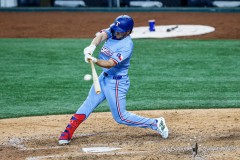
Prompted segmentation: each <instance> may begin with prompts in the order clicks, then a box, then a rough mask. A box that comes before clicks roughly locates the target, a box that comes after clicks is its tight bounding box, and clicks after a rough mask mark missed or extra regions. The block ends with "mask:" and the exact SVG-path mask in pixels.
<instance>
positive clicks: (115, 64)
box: [59, 15, 168, 145]
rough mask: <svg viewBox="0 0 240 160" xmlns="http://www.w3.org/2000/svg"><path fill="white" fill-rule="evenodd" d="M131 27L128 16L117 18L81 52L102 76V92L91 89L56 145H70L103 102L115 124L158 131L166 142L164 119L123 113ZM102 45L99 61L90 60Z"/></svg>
mask: <svg viewBox="0 0 240 160" xmlns="http://www.w3.org/2000/svg"><path fill="white" fill-rule="evenodd" d="M133 26H134V22H133V19H132V18H131V17H130V16H128V15H121V16H119V17H117V18H116V19H115V21H114V23H113V24H111V25H110V27H109V28H108V29H104V30H102V31H101V32H100V33H98V34H97V35H96V37H95V38H94V39H93V40H92V42H91V44H90V45H89V46H88V47H86V48H85V49H84V55H85V61H86V62H87V63H89V60H92V61H93V62H94V63H95V64H96V65H98V66H100V67H101V68H102V70H103V72H102V73H101V74H100V75H99V83H100V86H101V89H102V92H101V93H100V94H96V93H95V91H94V87H93V86H92V87H91V89H90V91H89V94H88V97H87V98H86V100H85V101H84V102H83V104H82V105H81V106H80V108H79V109H78V110H77V112H76V113H75V114H74V115H73V116H72V118H71V120H70V122H69V124H68V125H67V127H66V129H65V130H64V131H63V132H62V134H61V136H60V138H59V144H60V145H63V144H69V143H70V140H71V138H72V136H73V133H74V131H75V130H76V129H77V127H78V126H79V125H80V124H81V123H82V122H83V121H84V120H86V119H87V118H88V117H89V115H90V114H91V113H92V112H93V110H94V109H95V108H96V107H97V106H98V105H99V104H100V103H101V102H103V101H104V100H105V99H106V100H107V101H108V105H109V106H110V110H111V112H112V116H113V118H114V120H115V121H117V122H118V123H120V124H125V125H128V126H133V127H141V128H150V129H152V130H155V131H157V132H158V133H159V134H160V135H161V136H162V138H168V128H167V125H166V123H165V119H164V118H163V117H160V118H147V117H142V116H139V115H136V114H133V113H130V112H128V111H127V110H126V95H127V92H128V89H129V86H130V81H129V77H128V69H129V66H130V59H131V57H132V52H133V42H132V39H131V37H130V34H131V32H132V29H133ZM102 41H105V42H104V45H103V47H102V48H101V51H100V53H99V57H98V58H95V57H93V56H92V54H93V52H94V50H95V48H96V46H98V45H99V44H100V43H101V42H102Z"/></svg>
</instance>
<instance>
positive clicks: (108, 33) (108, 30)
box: [100, 28, 112, 39]
mask: <svg viewBox="0 0 240 160" xmlns="http://www.w3.org/2000/svg"><path fill="white" fill-rule="evenodd" d="M101 32H105V33H107V36H108V39H109V38H111V37H112V33H111V29H110V28H107V29H103V30H101V31H100V33H101Z"/></svg>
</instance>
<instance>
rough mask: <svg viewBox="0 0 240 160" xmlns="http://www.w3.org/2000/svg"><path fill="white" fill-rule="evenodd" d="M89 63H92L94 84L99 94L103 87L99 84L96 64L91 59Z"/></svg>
mask: <svg viewBox="0 0 240 160" xmlns="http://www.w3.org/2000/svg"><path fill="white" fill-rule="evenodd" d="M89 63H90V64H91V68H92V77H93V86H94V89H95V92H96V93H97V94H100V93H101V88H100V84H99V80H98V75H97V72H96V69H95V67H94V64H93V62H92V61H91V60H90V61H89Z"/></svg>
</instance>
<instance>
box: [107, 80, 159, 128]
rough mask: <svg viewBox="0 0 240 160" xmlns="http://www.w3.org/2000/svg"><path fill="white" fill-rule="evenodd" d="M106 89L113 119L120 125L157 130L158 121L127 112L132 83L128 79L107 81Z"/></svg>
mask: <svg viewBox="0 0 240 160" xmlns="http://www.w3.org/2000/svg"><path fill="white" fill-rule="evenodd" d="M107 81H108V82H106V83H107V87H105V88H104V92H105V95H106V99H107V101H108V103H109V106H110V109H111V112H112V115H113V118H114V119H115V120H116V121H117V122H118V123H120V124H125V125H128V126H135V127H142V128H151V129H156V128H157V120H156V119H154V118H147V117H143V116H138V115H136V114H133V113H130V112H128V111H127V110H126V94H127V92H128V89H129V86H130V82H129V80H128V77H123V78H121V79H110V78H108V79H107Z"/></svg>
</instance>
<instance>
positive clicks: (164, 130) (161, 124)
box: [157, 117, 168, 139]
mask: <svg viewBox="0 0 240 160" xmlns="http://www.w3.org/2000/svg"><path fill="white" fill-rule="evenodd" d="M157 127H158V128H157V132H158V133H159V134H160V135H161V136H162V138H165V139H166V138H168V127H167V125H166V122H165V119H164V118H163V117H160V118H157Z"/></svg>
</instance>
